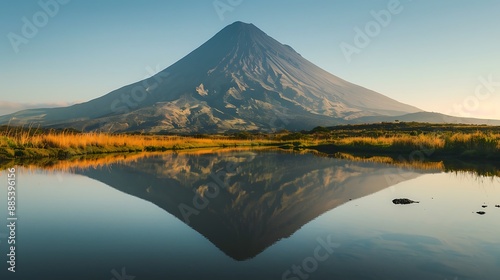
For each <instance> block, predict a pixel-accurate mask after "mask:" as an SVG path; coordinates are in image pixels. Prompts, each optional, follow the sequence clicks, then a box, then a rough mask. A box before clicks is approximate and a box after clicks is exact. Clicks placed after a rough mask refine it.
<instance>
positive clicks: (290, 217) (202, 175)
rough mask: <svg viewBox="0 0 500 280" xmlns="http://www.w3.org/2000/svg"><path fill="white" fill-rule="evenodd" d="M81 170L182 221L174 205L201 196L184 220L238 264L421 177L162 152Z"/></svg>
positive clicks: (294, 157) (321, 162) (266, 157)
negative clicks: (330, 215) (354, 203)
mask: <svg viewBox="0 0 500 280" xmlns="http://www.w3.org/2000/svg"><path fill="white" fill-rule="evenodd" d="M228 164H229V165H228ZM232 166H234V168H232ZM224 172H225V173H224ZM79 173H82V174H83V175H86V176H88V177H90V178H94V179H97V180H99V181H101V182H104V183H106V184H108V185H109V186H112V187H113V188H116V189H118V190H120V191H123V192H125V193H128V194H131V195H133V196H136V197H139V198H142V199H144V200H147V201H150V202H152V203H154V204H156V205H158V206H159V207H161V208H162V209H164V210H166V211H168V212H169V213H171V214H172V215H174V216H176V217H177V218H179V219H180V220H182V221H185V217H183V214H182V213H181V210H180V208H183V209H188V208H187V207H188V206H189V207H191V208H192V209H196V207H195V205H194V204H193V198H196V196H195V194H196V193H198V194H202V195H203V197H204V198H206V199H207V200H208V201H209V202H208V205H207V206H206V208H204V209H201V210H199V213H198V214H192V215H190V216H189V223H188V224H189V226H190V227H192V228H193V229H194V230H196V231H197V232H199V233H201V234H202V235H204V236H205V237H206V238H207V239H209V240H210V241H211V242H212V243H213V244H215V245H216V246H217V247H218V248H220V249H221V250H222V251H223V252H224V253H226V254H227V255H229V256H230V257H232V258H234V259H236V260H245V259H248V258H252V257H254V256H256V255H257V254H259V253H260V252H262V251H264V250H265V249H266V248H267V247H269V246H271V245H272V244H274V243H275V242H277V241H278V240H280V239H282V238H286V237H289V236H290V235H292V234H293V233H294V232H295V231H297V230H298V229H299V228H301V227H302V226H303V225H305V224H307V223H308V222H310V221H311V220H313V219H315V218H316V217H318V216H319V215H321V214H323V213H325V212H326V211H328V210H330V209H333V208H335V207H337V206H339V205H341V204H343V203H345V202H347V201H349V200H350V199H356V198H360V197H363V196H366V195H369V194H372V193H375V192H377V191H379V190H382V189H384V188H386V187H389V186H390V185H393V184H396V183H399V182H401V181H405V180H408V179H412V178H415V177H417V176H419V174H420V173H419V172H417V171H412V170H408V169H406V170H401V169H398V168H397V167H394V166H389V165H384V164H377V163H362V162H351V161H347V160H339V159H331V158H321V157H315V156H313V155H298V154H289V153H278V152H266V153H257V152H250V151H247V152H230V153H222V154H205V155H188V154H184V155H183V154H166V155H162V156H155V157H151V158H144V159H140V160H138V161H137V162H133V163H120V164H112V165H110V166H109V168H106V169H88V170H85V171H79ZM394 174H396V175H394ZM215 178H219V179H221V180H220V181H219V180H217V179H215ZM222 181H225V184H223V183H221V182H222ZM217 182H219V183H220V184H222V185H223V188H220V192H219V193H218V194H217V195H216V196H213V195H212V197H210V196H211V195H210V192H207V186H214V183H217ZM209 190H211V191H212V192H213V191H214V189H212V188H211V187H210V189H209ZM198 199H199V200H198V201H200V203H203V201H202V200H201V199H200V197H198ZM205 203H206V201H205ZM181 205H183V206H182V207H180V206H181ZM198 206H199V205H198Z"/></svg>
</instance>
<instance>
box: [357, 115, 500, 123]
mask: <svg viewBox="0 0 500 280" xmlns="http://www.w3.org/2000/svg"><path fill="white" fill-rule="evenodd" d="M396 120H397V121H402V122H427V123H450V124H459V123H463V124H486V125H500V120H488V119H476V118H461V117H452V116H448V115H444V114H440V113H434V112H418V113H412V114H405V115H402V116H396V117H394V116H366V117H360V118H357V119H353V120H350V121H349V123H351V124H360V123H378V122H394V121H396Z"/></svg>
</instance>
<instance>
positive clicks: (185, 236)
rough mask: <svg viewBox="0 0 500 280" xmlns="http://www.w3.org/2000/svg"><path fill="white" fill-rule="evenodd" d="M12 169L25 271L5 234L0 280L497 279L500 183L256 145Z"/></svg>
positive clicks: (2, 232)
mask: <svg viewBox="0 0 500 280" xmlns="http://www.w3.org/2000/svg"><path fill="white" fill-rule="evenodd" d="M17 175H18V185H19V189H18V194H17V196H18V207H19V208H18V217H19V220H18V228H17V244H18V247H17V267H16V269H17V272H16V273H15V274H13V273H7V271H6V269H7V266H6V265H5V264H6V253H7V251H6V250H7V247H6V244H5V241H6V238H5V237H6V235H7V230H6V227H2V229H0V237H1V238H2V239H0V240H1V243H0V251H1V255H0V259H1V262H2V263H3V264H4V265H3V267H4V269H2V271H1V272H0V275H1V277H2V278H1V279H103V280H104V279H113V278H114V279H117V280H120V278H121V279H127V277H125V276H124V275H129V276H135V280H141V279H144V280H150V279H293V280H296V279H498V277H499V275H500V235H499V234H498V228H500V208H496V207H495V205H498V204H500V181H499V180H498V178H492V177H480V176H476V175H472V174H468V173H443V172H442V171H441V170H439V169H432V168H430V169H429V168H427V169H417V168H410V167H404V168H403V167H398V166H394V165H387V164H382V163H374V162H356V161H349V160H341V159H333V158H326V157H317V156H314V155H311V154H292V153H281V152H256V151H233V152H225V153H206V154H203V153H201V154H176V153H168V154H163V155H156V156H152V157H145V158H138V159H135V160H125V161H121V162H114V163H110V164H106V165H103V166H97V167H95V166H94V167H81V168H75V169H73V170H66V171H54V170H47V169H39V168H30V169H27V168H19V170H18V172H17ZM0 178H3V179H1V180H3V181H4V183H2V184H4V185H5V186H6V171H3V172H2V176H1V177H0ZM5 196H6V190H5V188H2V196H1V197H2V198H5ZM402 197H404V198H410V199H413V200H416V201H419V202H420V203H418V204H411V205H394V204H393V203H392V200H393V199H394V198H402ZM483 205H486V206H487V207H486V208H482V206H483ZM0 207H1V208H0V209H2V210H1V211H0V213H1V215H2V216H1V217H0V218H1V219H2V220H3V221H6V211H5V210H3V209H7V205H6V199H2V201H0ZM477 211H485V212H486V214H485V215H478V214H476V212H477ZM130 279H131V278H130Z"/></svg>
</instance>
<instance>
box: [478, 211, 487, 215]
mask: <svg viewBox="0 0 500 280" xmlns="http://www.w3.org/2000/svg"><path fill="white" fill-rule="evenodd" d="M476 213H477V214H479V215H484V214H486V212H484V211H477V212H476Z"/></svg>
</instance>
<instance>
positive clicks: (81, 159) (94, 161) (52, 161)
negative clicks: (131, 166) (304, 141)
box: [0, 147, 268, 172]
mask: <svg viewBox="0 0 500 280" xmlns="http://www.w3.org/2000/svg"><path fill="white" fill-rule="evenodd" d="M265 149H268V148H266V147H237V148H206V149H202V148H200V149H193V150H182V151H165V152H148V153H146V152H141V153H123V154H96V155H85V156H75V157H72V158H68V159H57V158H38V159H11V160H5V161H0V170H4V169H7V168H9V167H13V166H23V167H24V168H26V169H28V170H34V169H39V168H43V169H44V170H46V171H51V172H60V171H66V172H71V171H73V170H85V169H89V168H94V169H95V168H102V167H106V166H108V165H110V164H115V163H133V162H137V161H138V160H140V159H143V158H146V157H154V156H161V155H166V154H172V153H175V154H189V155H204V154H222V153H227V152H234V151H256V150H265Z"/></svg>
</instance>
